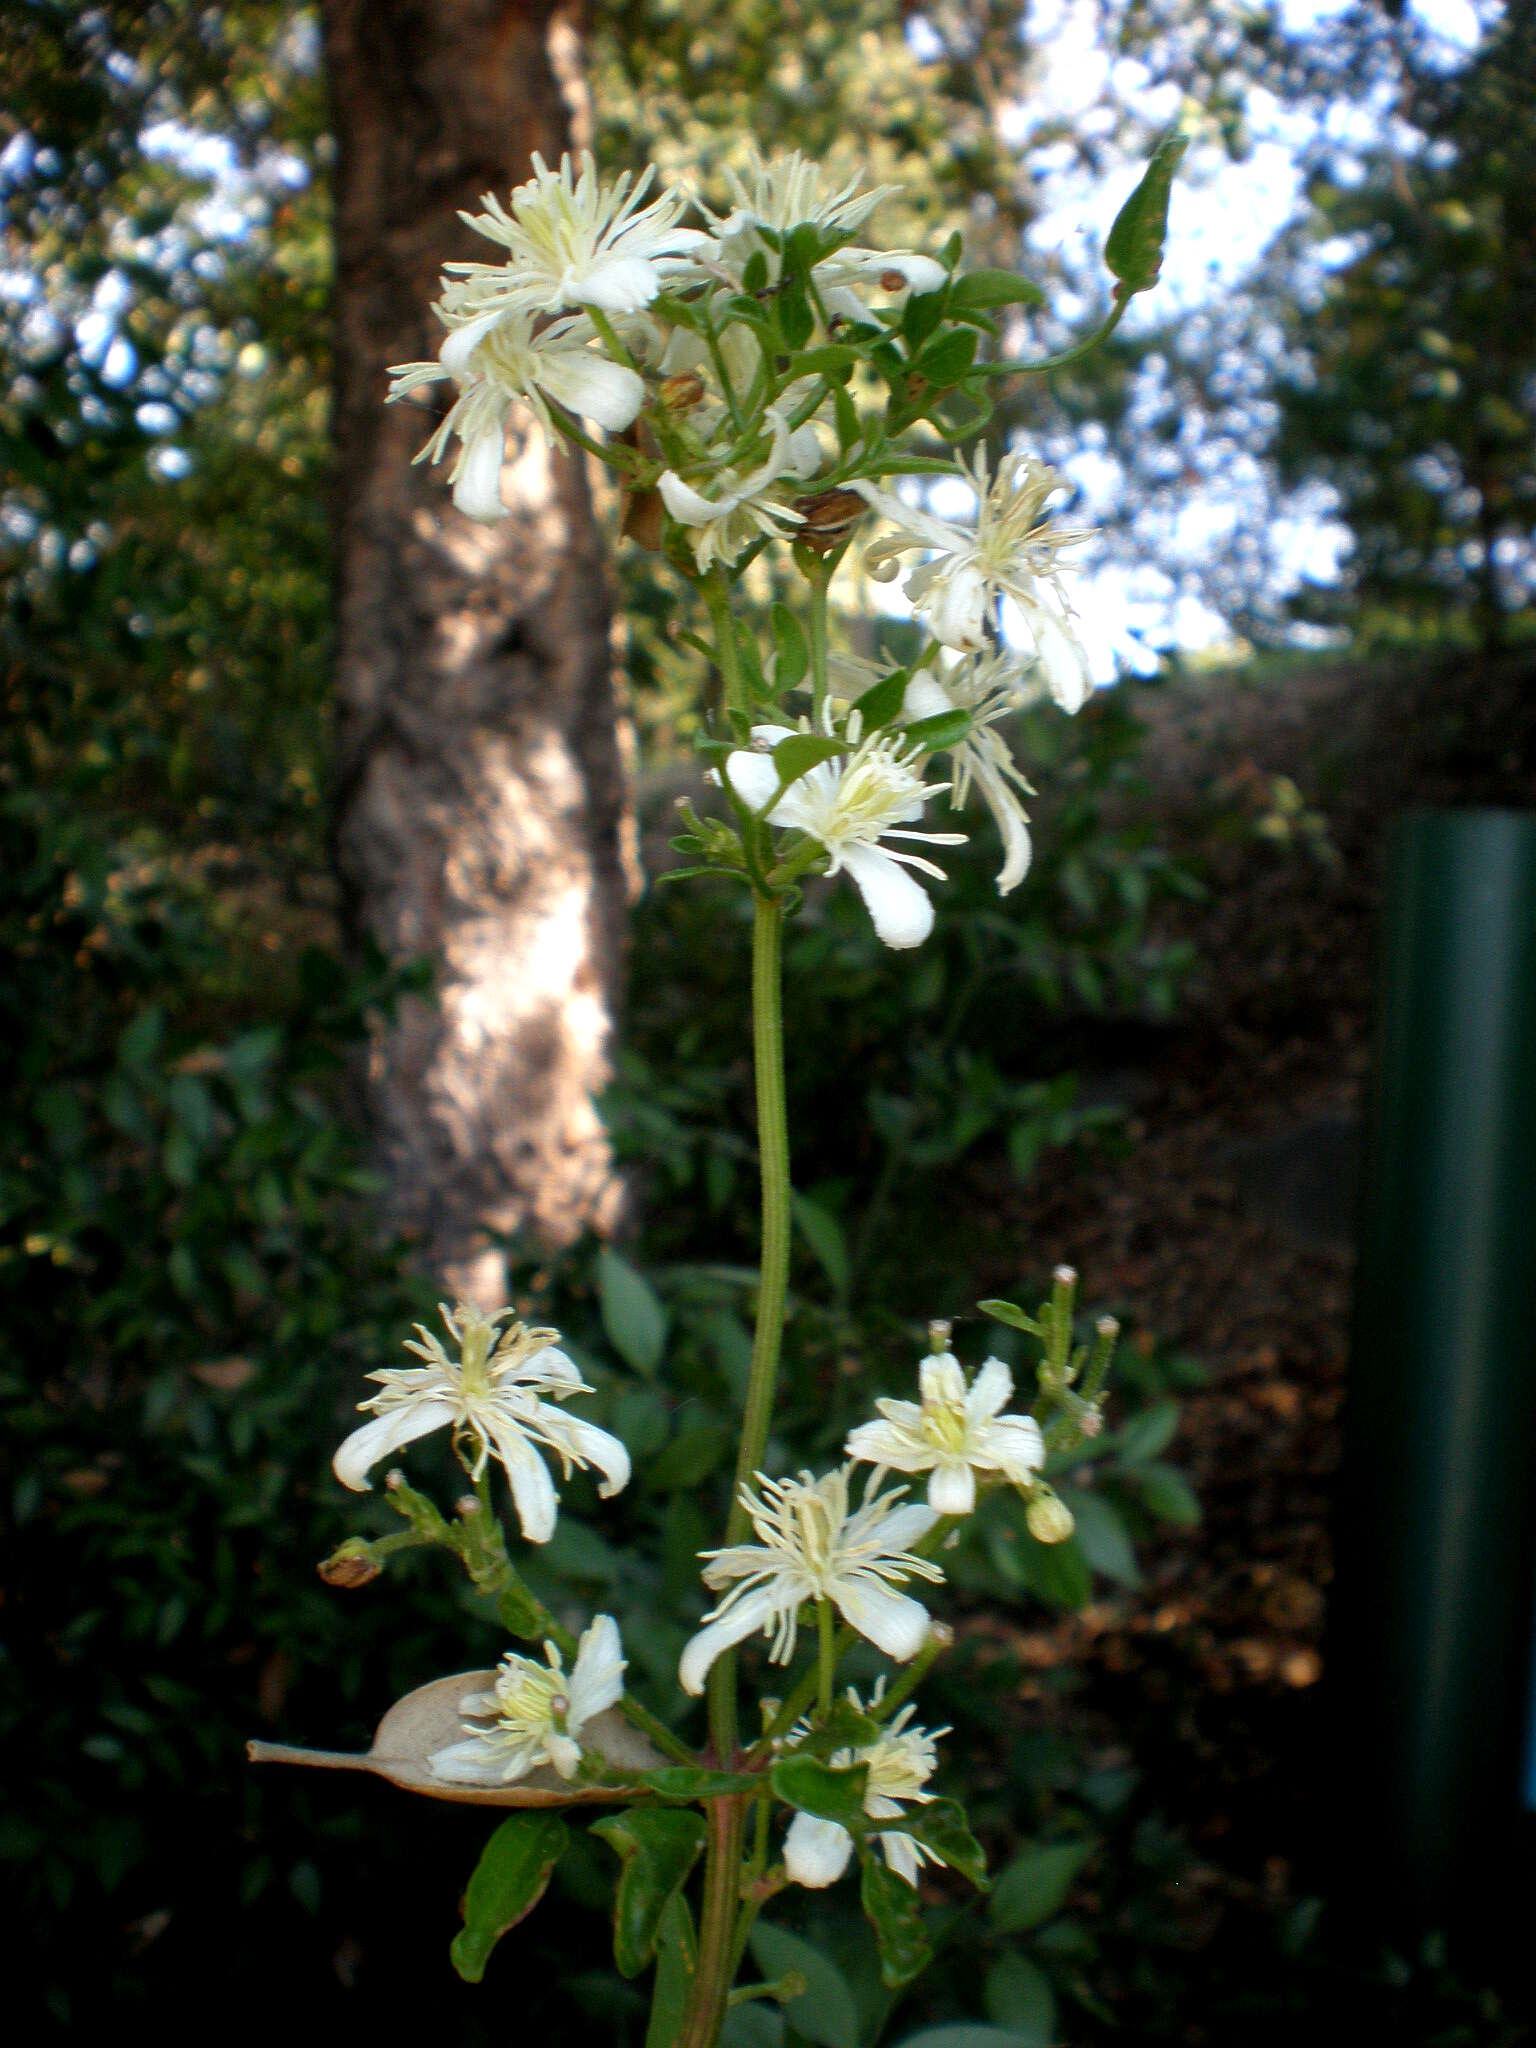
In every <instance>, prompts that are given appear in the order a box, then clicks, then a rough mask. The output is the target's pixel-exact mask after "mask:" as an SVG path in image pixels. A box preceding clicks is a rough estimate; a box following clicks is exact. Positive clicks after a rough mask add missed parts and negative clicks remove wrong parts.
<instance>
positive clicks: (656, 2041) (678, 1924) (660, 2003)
mask: <svg viewBox="0 0 1536 2048" xmlns="http://www.w3.org/2000/svg"><path fill="white" fill-rule="evenodd" d="M698 1974H699V1943H698V1937H697V1935H695V1933H694V1931H693V1915H692V1914H691V1913H690V1912H689V1910H688V1901H687V1900H686V1899H685V1898H684V1897H683V1895H682V1893H681V1892H674V1893H673V1895H672V1897H671V1899H670V1900H669V1901H668V1904H667V1910H666V1912H665V1913H664V1914H663V1915H662V1918H661V1930H660V1933H659V1934H658V1936H657V1940H656V1988H655V1990H654V1992H653V1993H652V1994H651V2023H650V2025H649V2026H648V2027H647V2028H646V2031H645V2048H677V2043H678V2040H679V2039H680V2037H681V2035H682V2031H683V2020H684V2018H685V2016H686V2014H687V2011H688V1999H689V1996H690V1995H691V1993H692V1991H693V1982H694V1979H695V1978H696V1977H697V1976H698Z"/></svg>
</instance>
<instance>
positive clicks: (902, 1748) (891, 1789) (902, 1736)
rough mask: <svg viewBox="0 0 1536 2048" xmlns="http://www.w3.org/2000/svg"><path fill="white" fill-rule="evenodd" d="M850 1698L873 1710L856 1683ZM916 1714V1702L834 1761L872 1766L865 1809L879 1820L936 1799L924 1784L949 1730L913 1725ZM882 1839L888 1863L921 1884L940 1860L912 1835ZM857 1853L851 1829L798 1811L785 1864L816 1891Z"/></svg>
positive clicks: (842, 1766) (796, 1880)
mask: <svg viewBox="0 0 1536 2048" xmlns="http://www.w3.org/2000/svg"><path fill="white" fill-rule="evenodd" d="M884 1683H885V1682H884V1680H883V1679H882V1680H881V1681H880V1683H879V1685H877V1687H876V1689H875V1695H874V1698H873V1700H872V1701H871V1702H870V1705H871V1706H877V1705H878V1704H879V1700H880V1693H881V1691H882V1690H883V1688H884ZM848 1699H849V1703H850V1704H851V1705H852V1706H853V1708H854V1709H855V1711H856V1712H859V1713H864V1712H865V1711H867V1710H866V1709H865V1707H864V1705H863V1703H862V1701H861V1700H860V1698H859V1696H858V1694H857V1693H856V1692H855V1691H854V1690H853V1689H852V1687H850V1688H849V1691H848ZM916 1712H917V1709H916V1707H914V1706H905V1707H903V1708H902V1709H901V1711H900V1712H899V1713H898V1714H896V1715H894V1716H893V1717H892V1719H891V1723H890V1726H889V1727H887V1728H884V1729H882V1730H881V1732H880V1736H879V1739H878V1740H877V1741H875V1742H870V1743H866V1744H865V1745H864V1746H863V1747H862V1748H858V1749H842V1750H839V1751H838V1752H837V1753H836V1755H834V1756H833V1757H831V1758H830V1759H829V1761H830V1763H831V1765H832V1768H833V1769H834V1770H852V1769H854V1768H855V1767H856V1766H857V1765H859V1764H865V1765H867V1766H868V1768H869V1777H868V1779H867V1780H866V1782H865V1789H864V1811H865V1813H866V1814H867V1815H868V1816H869V1818H870V1819H871V1820H873V1821H887V1820H900V1818H901V1813H902V1808H903V1806H906V1805H918V1806H926V1805H927V1804H928V1802H929V1801H930V1800H931V1799H932V1798H933V1794H932V1793H931V1792H926V1791H924V1789H923V1788H924V1786H925V1785H926V1784H927V1782H928V1780H929V1779H930V1778H931V1777H932V1776H933V1773H934V1770H935V1768H936V1766H937V1764H938V1756H937V1754H936V1752H935V1749H934V1744H935V1743H936V1742H937V1741H938V1739H939V1737H940V1736H941V1735H947V1734H948V1733H949V1730H948V1729H947V1728H932V1729H929V1728H913V1727H911V1726H909V1723H910V1722H911V1719H912V1716H913V1715H914V1714H915V1713H916ZM796 1732H797V1733H798V1732H800V1731H798V1730H797V1731H796ZM879 1839H880V1846H881V1848H882V1849H883V1850H884V1852H885V1860H886V1862H887V1863H888V1864H889V1865H890V1867H891V1869H892V1870H894V1871H895V1872H896V1873H897V1875H898V1876H900V1877H904V1878H905V1879H906V1880H907V1882H908V1884H913V1885H915V1884H916V1883H917V1874H918V1871H919V1869H920V1868H921V1866H922V1865H923V1864H924V1863H933V1862H937V1861H938V1858H937V1857H935V1856H934V1854H933V1852H932V1851H931V1850H930V1849H926V1848H924V1846H923V1845H922V1843H921V1842H918V1841H916V1840H914V1838H913V1837H912V1836H911V1835H904V1834H902V1833H900V1832H899V1831H891V1832H889V1833H885V1834H882V1835H881V1836H880V1838H879ZM852 1854H853V1837H852V1835H850V1834H849V1832H848V1830H847V1829H846V1828H841V1827H839V1826H838V1824H837V1822H836V1821H835V1820H820V1819H818V1818H817V1817H816V1815H814V1814H810V1813H797V1814H796V1815H795V1818H794V1819H793V1821H791V1823H790V1827H789V1833H788V1834H787V1835H786V1836H785V1838H784V1868H785V1870H786V1871H787V1872H788V1874H789V1878H790V1881H791V1883H793V1884H803V1885H805V1886H807V1887H808V1888H809V1889H811V1890H813V1891H819V1890H821V1889H822V1887H823V1886H825V1885H829V1884H836V1882H837V1880H838V1879H839V1878H840V1877H841V1876H842V1874H843V1872H844V1871H845V1870H846V1869H847V1868H848V1859H849V1857H850V1856H851V1855H852Z"/></svg>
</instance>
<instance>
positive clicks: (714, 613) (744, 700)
mask: <svg viewBox="0 0 1536 2048" xmlns="http://www.w3.org/2000/svg"><path fill="white" fill-rule="evenodd" d="M699 588H700V589H701V590H702V592H703V593H704V602H705V604H706V605H708V607H709V617H710V622H711V624H712V625H713V626H714V629H715V663H716V666H717V667H718V668H719V670H720V679H721V681H722V682H723V683H724V685H725V709H726V715H727V717H729V718H730V719H731V720H732V721H733V722H734V723H735V724H737V725H739V726H740V728H741V730H742V732H743V733H745V731H746V729H747V727H748V726H749V725H750V724H751V722H752V703H751V698H750V695H749V692H748V690H747V679H746V677H745V676H744V675H743V674H742V672H741V654H740V651H739V650H738V648H737V646H736V621H735V619H734V618H733V617H732V616H731V586H730V585H729V583H727V582H726V580H725V571H724V570H723V569H721V568H720V567H719V565H718V564H716V566H715V567H714V568H713V569H711V570H710V572H709V574H708V575H707V576H706V577H705V578H704V579H703V581H702V582H701V583H700V585H699Z"/></svg>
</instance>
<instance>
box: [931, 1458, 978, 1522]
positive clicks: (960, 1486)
mask: <svg viewBox="0 0 1536 2048" xmlns="http://www.w3.org/2000/svg"><path fill="white" fill-rule="evenodd" d="M928 1505H929V1507H931V1508H932V1509H933V1511H934V1513H935V1514H936V1515H968V1514H969V1513H970V1512H971V1510H972V1508H974V1507H975V1505H976V1475H975V1474H974V1473H973V1472H972V1470H971V1468H970V1466H969V1464H968V1463H967V1462H966V1460H965V1459H964V1458H945V1459H944V1460H942V1462H941V1463H939V1464H937V1465H935V1466H934V1468H933V1477H932V1478H931V1479H930V1480H929V1482H928Z"/></svg>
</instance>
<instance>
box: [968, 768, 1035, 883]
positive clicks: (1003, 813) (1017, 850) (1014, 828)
mask: <svg viewBox="0 0 1536 2048" xmlns="http://www.w3.org/2000/svg"><path fill="white" fill-rule="evenodd" d="M969 759H970V767H971V773H972V774H973V775H974V777H975V778H976V787H977V788H978V789H979V790H980V791H981V794H982V796H983V798H984V799H985V801H986V805H987V809H988V810H989V811H990V812H991V813H992V816H993V818H994V819H995V820H996V821H997V829H998V831H999V832H1000V833H1001V834H1002V835H1003V865H1002V867H1001V868H1000V869H999V870H998V876H997V893H998V895H999V896H1006V895H1007V894H1008V892H1009V890H1010V889H1016V888H1017V887H1018V886H1019V884H1020V882H1022V881H1023V879H1024V877H1025V876H1026V875H1027V874H1028V873H1029V863H1030V859H1031V856H1032V854H1033V851H1034V849H1033V847H1032V846H1031V844H1030V838H1029V820H1028V819H1027V818H1026V817H1025V815H1024V806H1023V805H1022V804H1021V803H1020V802H1019V800H1018V798H1017V797H1016V796H1015V795H1014V793H1013V791H1012V790H1011V789H1010V788H1009V786H1008V784H1007V782H1006V781H1005V780H1004V778H1003V776H1002V775H1001V774H1000V773H999V771H998V769H997V767H996V765H995V763H993V762H991V761H989V760H988V759H987V758H986V756H985V754H982V753H979V752H978V751H977V750H976V749H975V748H974V747H972V748H971V749H969Z"/></svg>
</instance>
